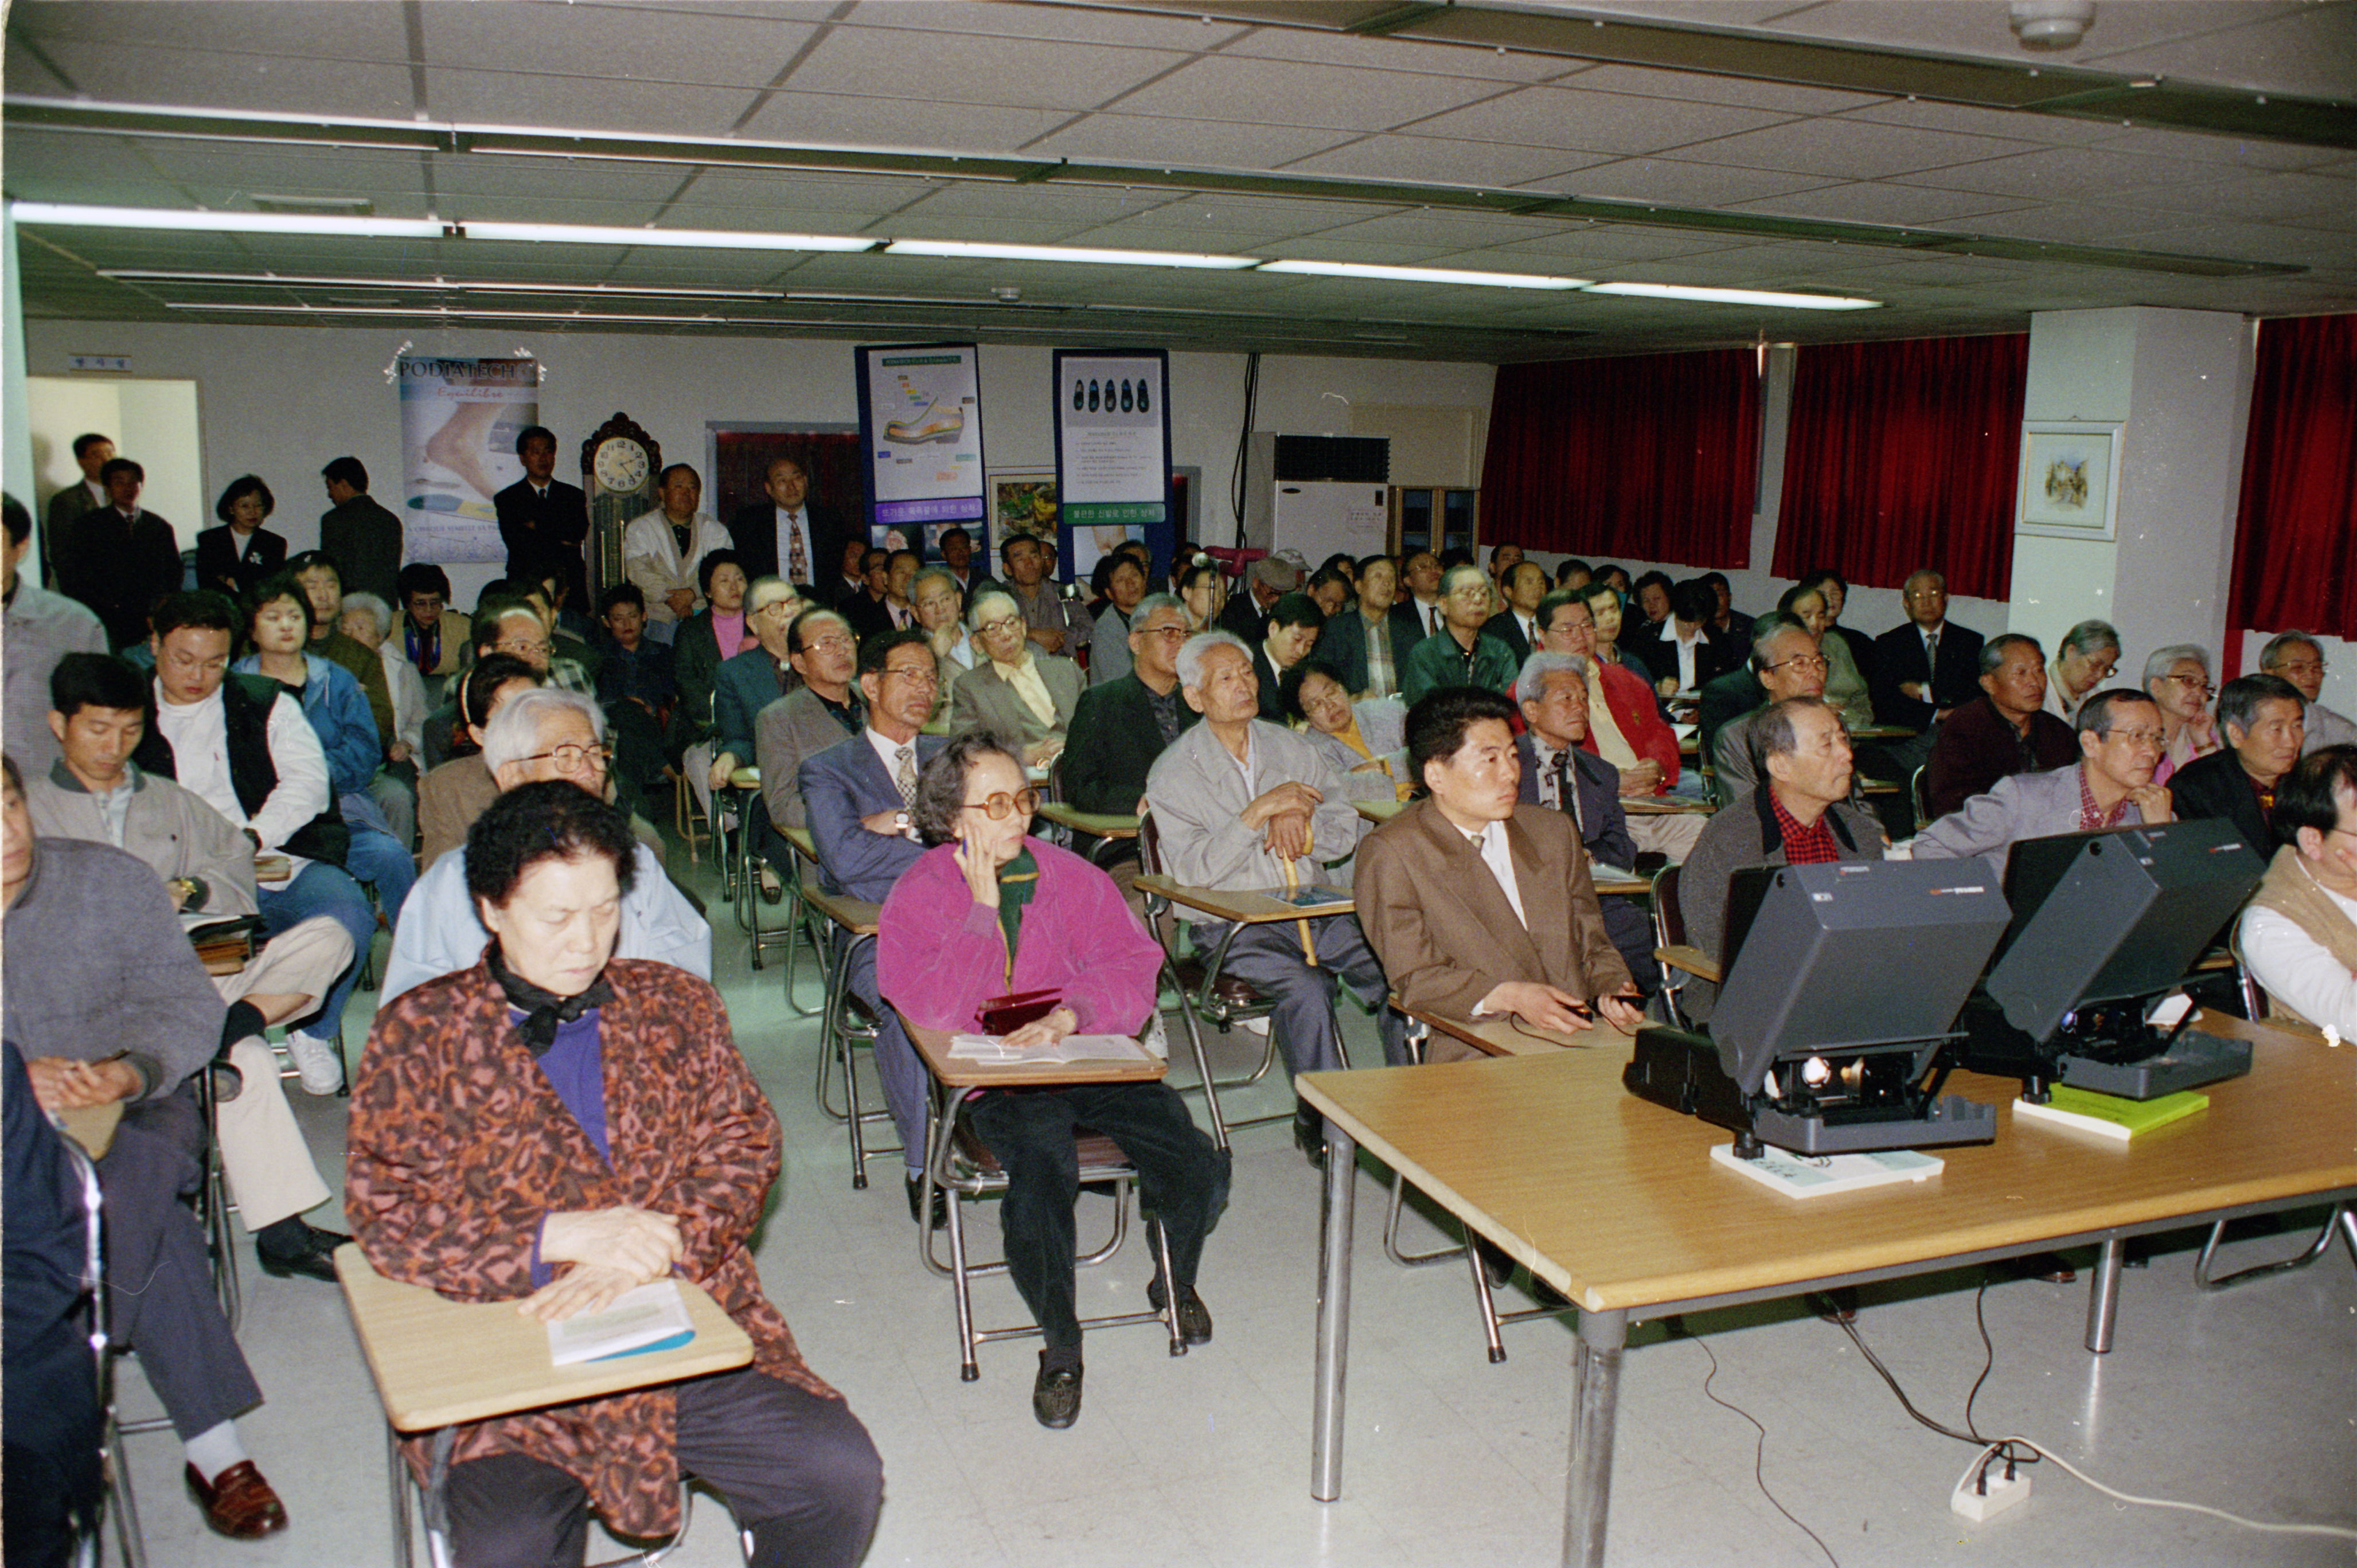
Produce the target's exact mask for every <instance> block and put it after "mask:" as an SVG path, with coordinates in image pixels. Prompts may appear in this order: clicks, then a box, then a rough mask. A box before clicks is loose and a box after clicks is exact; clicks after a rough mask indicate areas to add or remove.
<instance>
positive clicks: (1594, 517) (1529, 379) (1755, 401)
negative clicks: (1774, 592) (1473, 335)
mask: <svg viewBox="0 0 2357 1568" xmlns="http://www.w3.org/2000/svg"><path fill="white" fill-rule="evenodd" d="M1759 472H1760V375H1759V365H1758V360H1756V359H1755V358H1754V356H1753V355H1752V353H1751V352H1750V350H1749V349H1725V350H1718V351H1714V352H1711V353H1706V354H1641V355H1635V356H1631V357H1629V358H1625V359H1610V360H1558V361H1555V362H1554V363H1549V364H1540V365H1501V366H1499V367H1498V381H1497V390H1496V392H1495V394H1494V395H1493V396H1492V398H1491V403H1490V449H1489V453H1488V456H1486V457H1485V458H1484V460H1483V463H1482V467H1481V537H1482V538H1483V540H1485V541H1489V542H1497V543H1505V544H1519V545H1521V546H1523V548H1524V549H1526V550H1549V551H1563V552H1566V553H1569V554H1574V555H1587V556H1592V557H1597V558H1604V557H1609V556H1616V555H1618V556H1632V557H1634V558H1636V559H1638V560H1641V561H1676V562H1682V563H1684V564H1687V565H1692V566H1726V567H1738V566H1745V565H1749V564H1750V556H1751V513H1752V510H1753V507H1754V504H1755V503H1756V501H1757V500H1758V499H1759Z"/></svg>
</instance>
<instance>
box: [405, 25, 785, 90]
mask: <svg viewBox="0 0 2357 1568" xmlns="http://www.w3.org/2000/svg"><path fill="white" fill-rule="evenodd" d="M363 8H366V7H363ZM418 15H419V16H420V18H421V19H422V22H423V26H424V31H425V62H426V64H427V65H429V66H461V67H474V66H495V67H496V66H511V67H514V66H533V65H541V66H553V65H565V66H572V67H576V68H577V69H582V70H603V71H608V72H610V73H611V74H613V75H615V76H619V77H625V78H628V79H630V80H632V81H673V82H688V83H699V84H702V85H705V86H710V87H762V86H766V85H767V84H768V83H769V82H770V80H771V79H772V78H774V77H775V76H776V75H777V74H778V72H779V71H780V70H783V69H784V68H785V65H786V62H787V61H788V60H791V59H793V57H794V53H795V51H796V50H798V49H800V48H802V46H803V45H804V44H805V43H807V42H809V40H810V38H811V35H812V34H813V33H814V32H816V31H817V29H816V28H815V27H811V26H809V25H807V24H803V23H795V22H784V21H756V20H753V19H751V18H748V17H733V16H698V15H695V14H694V13H693V12H681V11H665V12H663V13H662V14H661V15H660V16H649V15H647V14H646V12H644V11H643V10H639V9H635V8H630V7H622V6H607V5H555V6H548V7H544V8H543V9H542V10H541V11H539V12H538V13H537V14H536V16H535V21H536V22H537V24H538V26H537V27H536V31H537V32H538V34H539V41H540V43H541V45H542V46H543V48H541V49H540V50H538V51H535V53H534V55H533V57H531V58H525V57H522V56H521V55H520V54H519V51H518V50H517V48H516V47H515V46H516V43H517V41H518V29H517V27H516V21H517V18H516V17H515V16H513V15H512V14H508V13H507V12H506V8H505V7H501V6H497V5H421V6H419V7H418Z"/></svg>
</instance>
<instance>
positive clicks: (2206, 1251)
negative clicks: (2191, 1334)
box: [2193, 1203, 2357, 1291]
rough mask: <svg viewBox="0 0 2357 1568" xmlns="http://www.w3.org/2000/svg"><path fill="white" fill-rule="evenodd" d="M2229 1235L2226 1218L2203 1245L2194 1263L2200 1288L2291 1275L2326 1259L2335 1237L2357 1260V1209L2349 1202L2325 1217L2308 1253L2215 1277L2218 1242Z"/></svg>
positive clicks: (2206, 1288)
mask: <svg viewBox="0 0 2357 1568" xmlns="http://www.w3.org/2000/svg"><path fill="white" fill-rule="evenodd" d="M2225 1234H2226V1222H2225V1221H2224V1220H2220V1221H2219V1222H2218V1223H2217V1224H2215V1225H2212V1227H2210V1239H2209V1240H2206V1241H2204V1242H2202V1243H2201V1256H2199V1257H2197V1258H2195V1259H2194V1260H2193V1283H2194V1284H2195V1285H2196V1286H2197V1287H2199V1288H2200V1289H2202V1290H2212V1291H2214V1290H2225V1289H2227V1288H2228V1287H2229V1286H2233V1285H2239V1284H2248V1283H2250V1282H2251V1281H2253V1280H2260V1279H2266V1278H2267V1277H2268V1276H2269V1275H2271V1274H2287V1273H2291V1272H2292V1271H2294V1270H2295V1269H2304V1268H2306V1267H2308V1265H2309V1264H2310V1263H2312V1262H2316V1260H2317V1259H2319V1258H2321V1257H2322V1256H2324V1254H2325V1253H2326V1251H2329V1250H2330V1248H2331V1246H2332V1238H2333V1237H2334V1236H2335V1235H2338V1236H2340V1237H2341V1240H2345V1241H2347V1242H2348V1243H2349V1253H2350V1257H2351V1258H2352V1260H2357V1208H2352V1207H2351V1206H2350V1205H2348V1204H2345V1203H2344V1204H2341V1205H2340V1206H2339V1207H2337V1208H2334V1209H2333V1211H2332V1212H2331V1213H2330V1215H2328V1216H2327V1217H2326V1218H2325V1221H2324V1228H2323V1229H2322V1230H2319V1231H2318V1232H2317V1233H2316V1240H2313V1241H2311V1242H2309V1244H2308V1247H2307V1249H2306V1250H2305V1251H2300V1252H2298V1253H2296V1254H2294V1255H2293V1256H2291V1257H2288V1258H2283V1259H2278V1260H2277V1261H2276V1262H2271V1263H2254V1264H2252V1265H2251V1266H2250V1267H2249V1268H2247V1269H2237V1270H2236V1271H2234V1272H2233V1273H2231V1274H2212V1273H2211V1272H2210V1264H2211V1261H2212V1258H2214V1257H2215V1256H2216V1254H2217V1251H2218V1243H2219V1242H2220V1241H2221V1240H2223V1239H2224V1237H2225Z"/></svg>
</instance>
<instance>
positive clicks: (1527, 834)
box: [1353, 686, 1643, 1060]
mask: <svg viewBox="0 0 2357 1568" xmlns="http://www.w3.org/2000/svg"><path fill="white" fill-rule="evenodd" d="M1512 713H1513V708H1512V704H1511V703H1508V702H1507V701H1506V699H1505V698H1503V697H1501V696H1499V695H1498V694H1497V693H1494V692H1487V691H1482V690H1479V689H1476V688H1473V687H1462V686H1458V687H1443V688H1442V689H1440V690H1439V691H1437V692H1435V693H1432V694H1431V695H1429V696H1427V697H1426V698H1425V699H1424V700H1423V701H1421V702H1419V703H1416V705H1415V707H1414V708H1413V709H1412V710H1410V711H1409V714H1408V720H1407V735H1408V762H1409V766H1410V767H1411V768H1414V769H1415V772H1416V773H1417V775H1418V776H1419V777H1420V778H1421V779H1422V780H1423V782H1424V784H1425V787H1426V789H1429V790H1430V791H1431V793H1430V795H1429V796H1427V797H1426V799H1423V800H1418V801H1416V802H1415V804H1414V805H1412V806H1410V807H1409V808H1408V809H1407V810H1405V811H1402V812H1401V813H1400V814H1399V815H1398V816H1396V817H1394V818H1393V819H1392V820H1391V821H1390V822H1385V823H1384V824H1383V826H1382V827H1380V828H1377V829H1376V830H1375V831H1374V832H1372V833H1370V834H1368V835H1367V837H1366V838H1365V839H1364V840H1362V841H1361V843H1360V845H1359V855H1358V869H1357V873H1356V875H1355V878H1354V883H1353V894H1354V897H1355V898H1356V900H1357V903H1358V913H1359V924H1360V926H1361V929H1363V930H1364V931H1365V932H1366V936H1367V941H1368V944H1369V945H1370V946H1372V948H1373V949H1374V950H1375V955H1376V956H1377V957H1378V958H1380V959H1381V960H1382V961H1383V972H1384V973H1385V974H1386V975H1388V976H1389V977H1390V979H1391V984H1392V990H1393V992H1394V993H1395V994H1396V995H1397V996H1398V997H1399V999H1400V1002H1401V1003H1402V1004H1403V1005H1405V1006H1406V1007H1408V1008H1411V1009H1414V1010H1417V1011H1422V1012H1433V1013H1445V1014H1448V1015H1451V1016H1454V1017H1459V1018H1482V1017H1490V1016H1493V1015H1498V1014H1512V1015H1515V1016H1517V1017H1519V1018H1521V1019H1522V1020H1523V1022H1525V1023H1527V1024H1531V1025H1534V1026H1539V1027H1543V1028H1550V1029H1562V1030H1569V1031H1578V1030H1583V1029H1587V1028H1591V1027H1593V1026H1594V1025H1593V1023H1592V1021H1591V1020H1592V1018H1593V1016H1594V1015H1596V1014H1598V1013H1600V1014H1601V1015H1603V1016H1604V1017H1605V1019H1606V1020H1607V1021H1609V1022H1610V1023H1611V1024H1613V1025H1615V1026H1618V1027H1620V1028H1621V1029H1624V1030H1627V1031H1631V1032H1634V1031H1635V1030H1636V1028H1637V1027H1638V1026H1639V1025H1640V1024H1641V1023H1642V1022H1643V1018H1642V1015H1641V1014H1640V1012H1639V1011H1638V1008H1639V1005H1640V1003H1639V1001H1638V999H1637V996H1636V987H1635V986H1634V985H1632V984H1631V983H1630V979H1629V966H1628V964H1627V963H1626V962H1625V961H1623V960H1622V959H1621V957H1620V952H1619V951H1618V950H1615V949H1614V947H1613V946H1612V938H1611V935H1610V933H1609V932H1608V931H1607V930H1606V929H1605V927H1604V915H1603V912H1602V910H1601V909H1600V908H1598V906H1597V902H1596V889H1595V886H1594V884H1593V883H1592V882H1591V881H1590V880H1589V878H1588V872H1587V854H1586V853H1585V852H1584V851H1583V850H1582V849H1581V848H1580V845H1579V833H1578V830H1577V828H1575V827H1574V826H1573V825H1572V822H1571V819H1570V818H1569V817H1567V816H1566V815H1564V814H1563V813H1562V812H1560V811H1548V810H1546V809H1545V808H1544V807H1541V806H1526V805H1522V804H1520V803H1519V802H1518V801H1517V800H1516V796H1517V794H1518V792H1519V786H1520V783H1521V777H1522V774H1521V762H1520V758H1519V757H1518V755H1517V753H1516V751H1515V748H1514V735H1513V731H1512V727H1511V726H1510V725H1509V723H1508V720H1509V718H1510V716H1511V715H1512ZM1501 873H1502V875H1501ZM1474 1054H1476V1053H1474V1052H1473V1051H1472V1050H1471V1049H1470V1048H1469V1047H1456V1046H1455V1045H1454V1042H1451V1041H1447V1040H1436V1041H1435V1042H1434V1046H1433V1050H1432V1053H1431V1057H1430V1059H1433V1060H1449V1059H1453V1058H1458V1057H1466V1056H1471V1055H1474Z"/></svg>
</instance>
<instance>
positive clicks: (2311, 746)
mask: <svg viewBox="0 0 2357 1568" xmlns="http://www.w3.org/2000/svg"><path fill="white" fill-rule="evenodd" d="M2259 668H2260V669H2261V670H2262V671H2265V672H2266V673H2267V674H2269V675H2280V676H2282V677H2283V678H2284V679H2285V680H2287V681H2288V682H2291V683H2292V685H2293V686H2294V687H2296V688H2297V689H2298V692H2299V694H2300V696H2301V697H2302V698H2304V699H2305V700H2306V701H2307V703H2308V711H2307V713H2306V714H2304V715H2303V722H2304V723H2305V725H2306V726H2307V733H2308V738H2307V739H2306V740H2304V741H2302V742H2300V747H2301V750H2302V752H2303V753H2306V752H2310V751H2321V750H2323V749H2324V748H2325V747H2326V746H2357V724H2352V723H2350V722H2349V721H2348V720H2347V719H2345V718H2343V717H2341V715H2340V714H2336V713H2334V712H2333V711H2332V710H2331V709H2330V708H2328V707H2326V706H2325V705H2324V704H2323V703H2319V702H2318V701H2317V699H2318V698H2319V697H2320V696H2322V695H2323V694H2324V645H2323V644H2322V643H2320V642H2319V641H2317V640H2316V639H2314V638H2312V637H2310V636H2309V634H2308V633H2306V632H2304V631H2286V632H2279V633H2277V634H2276V636H2274V637H2272V638H2270V639H2267V645H2266V647H2265V648H2264V649H2261V650H2259Z"/></svg>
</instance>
